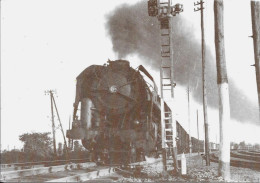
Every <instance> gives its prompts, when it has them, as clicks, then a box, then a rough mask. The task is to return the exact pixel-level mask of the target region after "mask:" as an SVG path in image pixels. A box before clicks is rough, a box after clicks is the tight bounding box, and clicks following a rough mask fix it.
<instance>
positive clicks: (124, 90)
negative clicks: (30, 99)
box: [67, 60, 202, 164]
mask: <svg viewBox="0 0 260 183" xmlns="http://www.w3.org/2000/svg"><path fill="white" fill-rule="evenodd" d="M160 106H161V104H160V97H159V96H158V89H157V86H156V84H155V82H154V80H153V77H152V76H151V75H150V74H149V73H148V72H147V70H146V69H145V68H144V67H143V66H142V65H140V66H139V67H138V68H137V69H133V68H131V67H130V65H129V62H128V61H126V60H116V61H108V62H107V64H104V65H103V66H100V65H92V66H90V67H88V68H86V69H85V70H84V71H83V72H82V73H81V74H80V75H79V76H78V77H77V85H76V98H75V103H74V112H73V123H72V129H71V130H68V131H67V137H68V138H70V139H80V140H81V141H82V145H83V146H84V147H85V148H86V149H87V150H89V152H90V154H91V158H92V160H93V161H96V162H100V161H102V162H105V163H109V162H110V163H111V162H113V163H115V162H117V163H121V164H125V163H129V162H135V161H141V160H144V156H153V157H154V156H158V153H160V150H161V135H160V134H161V127H160V126H161V125H160V124H161V123H160V121H161V111H160V110H161V109H160ZM164 108H165V111H166V112H167V111H168V112H170V111H171V110H170V108H169V107H168V105H167V104H166V103H164ZM176 127H177V136H178V139H179V140H178V142H177V148H178V153H183V152H184V153H185V152H188V151H189V149H188V148H189V147H188V144H189V135H188V133H187V132H186V131H185V130H184V128H183V127H182V126H181V125H180V124H179V123H178V122H177V126H176ZM196 140H197V139H195V138H194V140H193V149H196V144H199V142H197V141H196ZM201 149H202V148H201Z"/></svg>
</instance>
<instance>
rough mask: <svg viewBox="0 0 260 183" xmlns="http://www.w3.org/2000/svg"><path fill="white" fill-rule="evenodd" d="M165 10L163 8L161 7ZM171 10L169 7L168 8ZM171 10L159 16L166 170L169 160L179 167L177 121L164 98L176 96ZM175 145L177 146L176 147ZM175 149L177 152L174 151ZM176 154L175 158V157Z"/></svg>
mask: <svg viewBox="0 0 260 183" xmlns="http://www.w3.org/2000/svg"><path fill="white" fill-rule="evenodd" d="M159 7H170V0H168V1H167V2H161V3H159ZM160 9H161V10H163V8H160ZM167 9H168V11H169V8H167ZM169 13H170V12H166V14H165V16H164V15H163V14H162V16H160V17H158V19H159V22H160V38H161V68H160V85H161V127H162V129H164V130H162V134H161V136H162V150H163V153H162V154H163V160H164V163H163V164H164V170H167V166H168V165H167V160H170V159H171V160H174V164H175V165H174V167H175V168H177V162H176V161H177V160H176V158H177V157H176V156H177V152H176V151H177V148H176V142H175V137H176V132H177V131H176V122H175V120H174V119H173V116H172V112H171V110H170V109H169V107H168V106H167V105H164V99H165V98H167V96H168V97H169V96H171V98H172V99H173V97H174V87H175V83H174V78H173V60H172V59H173V48H172V46H173V45H172V35H171V21H170V20H171V18H170V16H169ZM174 147H175V148H174ZM174 150H175V153H174ZM174 156H175V158H174Z"/></svg>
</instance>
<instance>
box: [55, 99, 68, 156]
mask: <svg viewBox="0 0 260 183" xmlns="http://www.w3.org/2000/svg"><path fill="white" fill-rule="evenodd" d="M51 96H52V100H53V103H54V106H55V109H56V114H57V116H58V120H59V123H60V128H61V132H62V136H63V140H64V145H65V148H66V159H67V160H69V153H68V146H67V141H66V138H65V134H64V131H63V127H62V124H61V120H60V115H59V112H58V108H57V106H56V102H55V99H54V97H53V95H51Z"/></svg>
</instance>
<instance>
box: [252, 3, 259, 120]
mask: <svg viewBox="0 0 260 183" xmlns="http://www.w3.org/2000/svg"><path fill="white" fill-rule="evenodd" d="M251 15H252V31H253V39H254V53H255V73H256V84H257V93H258V104H259V107H258V108H259V119H260V1H255V0H251Z"/></svg>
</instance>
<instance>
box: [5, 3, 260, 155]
mask: <svg viewBox="0 0 260 183" xmlns="http://www.w3.org/2000/svg"><path fill="white" fill-rule="evenodd" d="M138 2H140V0H131V1H130V0H110V1H107V0H101V1H86V0H75V1H69V0H23V1H20V0H2V1H1V148H2V150H3V149H7V148H8V147H9V148H10V149H12V148H14V147H16V148H21V147H22V143H21V142H20V141H19V135H21V134H23V133H28V132H51V118H50V116H51V108H50V97H49V96H48V95H45V91H46V90H50V89H52V90H56V94H55V99H56V103H57V106H58V110H59V113H60V117H61V121H62V125H63V128H64V130H67V129H68V128H69V119H70V116H71V115H72V111H73V103H74V99H75V90H76V77H77V76H78V75H79V74H80V72H81V71H83V70H84V69H85V68H86V67H88V66H90V65H92V64H100V65H101V64H102V65H103V64H104V63H106V61H107V60H108V58H109V59H110V60H116V59H118V56H119V55H118V53H117V52H115V50H114V49H113V48H114V47H113V42H112V41H111V35H110V34H109V32H108V27H107V21H108V18H109V16H110V15H111V14H113V12H115V11H116V9H117V8H118V7H120V6H122V4H125V3H126V4H128V5H129V6H134V5H135V4H136V3H138ZM177 2H180V3H183V4H184V12H183V13H182V14H180V15H179V16H182V17H183V18H184V19H185V20H186V21H187V22H188V23H189V28H190V29H191V30H192V31H193V33H194V37H195V39H196V40H197V41H198V42H199V41H200V15H199V12H196V13H195V12H193V2H191V1H188V0H183V1H181V0H178V1H177V0H176V1H174V3H177ZM224 8H225V9H224V18H225V46H226V61H227V69H228V76H229V78H231V79H232V80H233V81H234V83H235V84H236V86H237V87H238V88H239V90H240V91H241V92H242V93H243V94H244V96H245V97H246V100H248V101H251V102H252V103H253V104H254V105H255V106H256V109H255V110H256V112H257V111H258V110H257V109H258V106H257V92H256V79H255V70H254V68H253V67H251V66H250V65H252V64H254V57H253V54H254V53H253V42H252V39H251V38H249V37H248V36H250V35H252V31H251V12H250V3H249V1H247V0H229V1H225V4H224ZM143 11H147V10H146V9H144V10H143ZM205 36H206V37H205V38H206V44H207V46H208V49H209V50H210V52H211V53H212V54H213V58H214V54H215V47H214V12H213V1H212V0H211V1H207V3H205ZM158 54H159V51H158ZM124 59H127V60H129V61H130V64H131V66H132V67H133V68H136V67H137V66H138V65H140V64H142V65H143V66H144V67H145V68H146V69H147V70H148V71H149V72H151V74H152V75H153V76H154V78H155V80H156V82H157V85H159V73H158V72H157V70H156V69H155V68H154V67H152V66H151V65H149V64H148V62H147V61H146V60H145V58H144V57H142V56H141V55H140V54H135V53H132V54H129V55H126V56H125V58H124ZM212 82H215V81H212ZM186 87H187V86H185V85H178V83H177V87H176V90H175V91H176V94H175V97H176V98H175V102H176V105H177V106H178V108H176V111H175V114H176V118H177V119H178V120H179V121H180V123H181V124H182V125H183V126H184V128H185V129H186V130H188V126H189V125H188V123H187V105H188V104H187V94H186V92H185V90H186ZM190 105H191V134H192V136H195V137H196V135H197V131H196V110H197V109H198V110H199V126H200V128H199V129H200V139H203V138H204V137H203V136H204V133H203V113H202V106H201V104H199V103H198V102H197V101H196V100H194V98H193V97H192V98H191V104H190ZM208 113H209V125H210V140H211V141H213V142H216V141H218V139H219V138H218V136H219V135H218V133H219V131H218V123H219V122H218V110H217V109H216V108H212V107H209V108H208ZM55 123H56V125H58V121H57V118H55ZM231 124H232V129H230V132H231V133H230V136H231V140H233V141H237V142H240V141H242V140H245V141H247V142H250V143H256V142H259V139H260V134H259V130H260V123H258V124H257V122H255V123H252V122H250V121H240V120H239V119H231ZM56 135H57V143H58V142H62V141H63V140H62V136H61V132H60V130H59V129H57V131H56Z"/></svg>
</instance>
